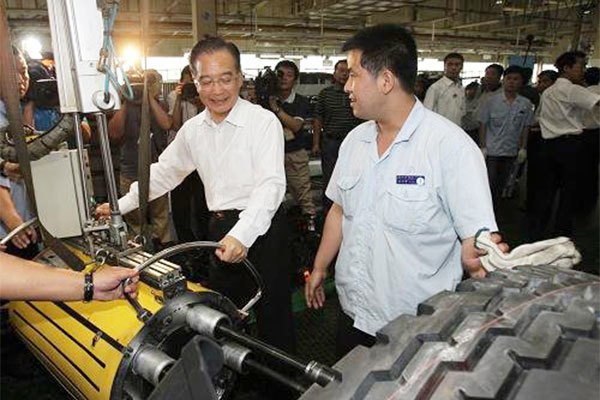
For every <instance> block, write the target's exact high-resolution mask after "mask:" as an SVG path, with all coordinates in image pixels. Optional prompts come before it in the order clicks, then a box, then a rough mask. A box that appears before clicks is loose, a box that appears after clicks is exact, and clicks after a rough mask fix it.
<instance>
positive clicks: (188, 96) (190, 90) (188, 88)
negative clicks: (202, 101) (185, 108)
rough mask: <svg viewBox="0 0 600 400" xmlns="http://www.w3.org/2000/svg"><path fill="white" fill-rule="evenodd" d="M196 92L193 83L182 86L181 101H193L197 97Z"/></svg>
mask: <svg viewBox="0 0 600 400" xmlns="http://www.w3.org/2000/svg"><path fill="white" fill-rule="evenodd" d="M198 95H199V94H198V90H197V89H196V85H194V84H193V83H186V84H185V85H183V89H182V90H181V100H186V101H190V100H194V99H195V98H196V97H198Z"/></svg>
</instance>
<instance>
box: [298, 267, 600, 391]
mask: <svg viewBox="0 0 600 400" xmlns="http://www.w3.org/2000/svg"><path fill="white" fill-rule="evenodd" d="M599 327H600V280H599V278H598V277H597V276H595V275H590V274H586V273H582V272H577V271H572V270H565V269H560V268H556V267H551V266H542V267H531V266H526V267H519V268H517V269H515V270H513V271H497V272H493V273H491V274H490V276H489V277H487V278H485V279H482V280H471V279H470V280H467V281H464V282H463V283H461V284H460V285H459V287H458V288H457V292H442V293H439V294H437V295H435V296H433V297H431V298H430V299H428V300H426V301H425V302H423V303H422V304H420V305H419V308H418V316H410V315H402V316H400V317H398V318H397V319H396V320H394V321H392V322H391V323H390V324H388V325H387V326H386V327H385V328H383V329H382V330H381V331H379V332H378V333H377V343H376V344H375V346H373V347H372V348H370V349H369V348H365V347H362V346H358V347H356V348H355V349H354V350H352V351H351V352H350V353H348V354H347V355H346V356H345V357H344V358H343V359H342V360H340V361H339V362H338V363H337V364H336V365H335V366H334V368H336V369H337V370H339V371H341V372H342V375H343V380H342V382H334V383H331V384H329V385H328V386H327V387H325V388H321V387H319V386H316V385H313V386H312V387H311V388H310V389H309V390H308V391H307V392H306V393H305V394H304V395H303V396H302V397H301V399H302V400H309V399H310V400H315V399H336V400H338V399H357V400H358V399H390V400H391V399H443V400H447V399H461V400H464V399H523V400H525V399H527V400H535V399H541V400H551V399H570V400H575V399H581V400H589V399H599V398H600V378H599V376H600V375H599V372H600V342H599V335H598V328H599Z"/></svg>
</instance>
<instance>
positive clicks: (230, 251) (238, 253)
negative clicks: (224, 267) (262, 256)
mask: <svg viewBox="0 0 600 400" xmlns="http://www.w3.org/2000/svg"><path fill="white" fill-rule="evenodd" d="M219 243H220V244H221V245H222V246H223V248H221V249H216V250H215V255H216V256H217V257H218V258H219V260H221V261H223V262H227V263H239V262H241V261H242V260H244V259H245V258H246V256H247V255H248V249H247V248H246V246H244V245H243V244H242V243H241V242H240V241H239V240H237V239H236V238H234V237H233V236H229V235H226V236H225V237H224V238H223V239H221V240H220V241H219Z"/></svg>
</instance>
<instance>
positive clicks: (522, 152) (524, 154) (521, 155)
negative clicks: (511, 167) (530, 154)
mask: <svg viewBox="0 0 600 400" xmlns="http://www.w3.org/2000/svg"><path fill="white" fill-rule="evenodd" d="M525 160H527V150H525V149H519V153H518V154H517V163H519V164H522V163H524V162H525Z"/></svg>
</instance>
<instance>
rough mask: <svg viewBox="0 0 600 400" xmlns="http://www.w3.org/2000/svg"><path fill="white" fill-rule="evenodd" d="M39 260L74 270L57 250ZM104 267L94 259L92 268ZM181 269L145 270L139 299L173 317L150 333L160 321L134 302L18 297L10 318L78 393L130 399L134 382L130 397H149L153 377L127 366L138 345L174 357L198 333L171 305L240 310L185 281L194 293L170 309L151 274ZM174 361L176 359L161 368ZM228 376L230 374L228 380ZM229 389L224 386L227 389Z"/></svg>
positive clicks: (39, 355)
mask: <svg viewBox="0 0 600 400" xmlns="http://www.w3.org/2000/svg"><path fill="white" fill-rule="evenodd" d="M77 255H78V256H80V258H81V259H82V260H83V261H84V262H86V263H89V262H90V261H91V259H90V258H89V256H87V255H85V254H83V253H82V252H77ZM132 259H133V257H131V259H130V260H129V261H133V260H132ZM37 261H39V262H42V263H44V264H48V265H53V266H55V267H56V268H67V267H66V266H65V265H64V263H63V262H62V260H61V259H60V258H58V257H57V256H56V255H55V254H54V253H53V252H52V250H49V249H47V250H45V251H44V252H43V253H41V254H40V256H39V257H38V259H37ZM96 267H97V266H96V265H95V264H94V263H91V264H90V265H89V266H88V267H87V268H88V269H93V268H96ZM100 268H102V267H100ZM178 273H179V271H178V267H177V266H176V265H174V264H171V263H169V262H162V263H160V264H159V265H154V266H153V267H152V269H151V270H149V271H147V272H146V273H143V275H142V281H141V282H140V284H139V291H138V301H139V303H140V304H141V305H142V306H143V307H144V308H145V309H146V310H148V311H150V313H152V314H154V315H155V316H159V315H160V312H161V310H162V311H163V314H167V313H168V314H169V315H170V316H171V318H164V319H162V324H161V325H163V326H161V330H160V331H158V332H157V331H154V332H152V333H150V332H149V331H150V330H151V329H150V328H149V326H153V325H145V324H144V323H143V322H142V321H140V320H139V319H138V318H137V317H136V312H135V309H134V308H133V307H131V306H130V305H129V303H128V302H127V301H126V300H115V301H111V302H102V303H101V302H90V303H84V302H81V301H77V302H44V301H17V302H11V303H10V306H9V313H10V314H9V315H10V321H11V324H12V325H13V327H14V329H15V331H16V333H17V334H18V336H19V337H20V338H21V339H22V340H23V342H24V343H25V344H26V345H27V346H28V347H29V348H30V350H31V351H32V352H33V354H35V355H36V357H37V358H38V359H39V360H40V361H41V362H42V363H43V364H44V366H45V367H46V368H47V369H48V370H49V371H50V372H51V373H52V375H54V376H55V377H56V378H57V379H58V381H59V382H60V383H61V384H62V385H63V386H64V388H65V389H66V390H67V391H68V392H69V393H70V394H71V395H72V396H73V397H75V398H81V399H111V398H113V399H114V398H123V397H125V396H124V387H125V386H126V385H125V383H126V384H127V386H128V387H129V389H128V390H129V392H131V393H127V394H128V395H129V396H131V397H132V398H135V397H137V396H139V397H141V398H144V397H146V396H148V394H149V390H150V389H151V387H150V385H149V383H151V382H146V381H144V380H143V379H142V380H141V379H139V378H140V377H139V376H137V375H136V374H135V373H132V371H129V375H131V376H128V371H126V370H127V369H128V368H129V369H130V370H131V366H130V364H131V361H132V360H131V357H132V356H133V355H134V354H135V353H136V350H137V349H139V348H140V347H141V346H142V345H143V344H146V343H152V344H153V345H157V346H158V347H160V348H161V349H164V350H165V354H166V355H167V356H169V357H173V358H177V357H178V356H179V354H178V351H179V350H180V348H177V345H178V344H180V343H183V342H184V341H187V340H189V339H190V338H191V336H193V334H195V332H192V331H190V330H189V329H188V328H187V326H185V329H183V330H182V329H181V328H182V326H184V325H185V319H184V320H183V321H181V320H180V321H178V320H177V319H176V318H172V317H173V315H174V314H175V313H170V312H168V310H172V309H173V308H178V307H179V308H180V307H185V306H188V307H189V306H190V305H193V304H197V303H203V304H208V305H210V306H211V307H217V308H218V309H220V310H222V311H224V312H226V313H228V314H229V315H230V316H231V317H232V318H235V315H236V309H235V307H234V306H233V304H231V303H230V302H229V301H228V300H227V299H225V298H224V297H222V296H220V295H218V294H217V293H215V292H212V291H208V290H207V289H205V288H203V287H202V286H200V285H197V284H194V283H190V282H185V281H184V280H183V281H182V282H183V283H184V284H185V285H186V286H187V293H182V294H180V295H179V296H177V300H175V301H173V302H171V303H170V306H169V307H165V302H166V300H168V299H165V295H164V292H163V290H161V289H160V288H157V286H158V283H159V280H158V279H154V280H153V279H151V277H154V278H159V279H160V278H170V279H172V278H173V277H174V276H177V275H178ZM158 319H160V318H158ZM167 322H168V323H167ZM184 331H185V332H184ZM169 353H171V354H169ZM171 364H172V363H171V361H168V362H166V365H162V367H161V368H166V367H169V366H170V365H171ZM225 381H226V380H224V376H223V375H222V376H221V377H220V382H221V384H223V383H224V382H225ZM221 389H222V391H224V390H223V389H224V388H221Z"/></svg>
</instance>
